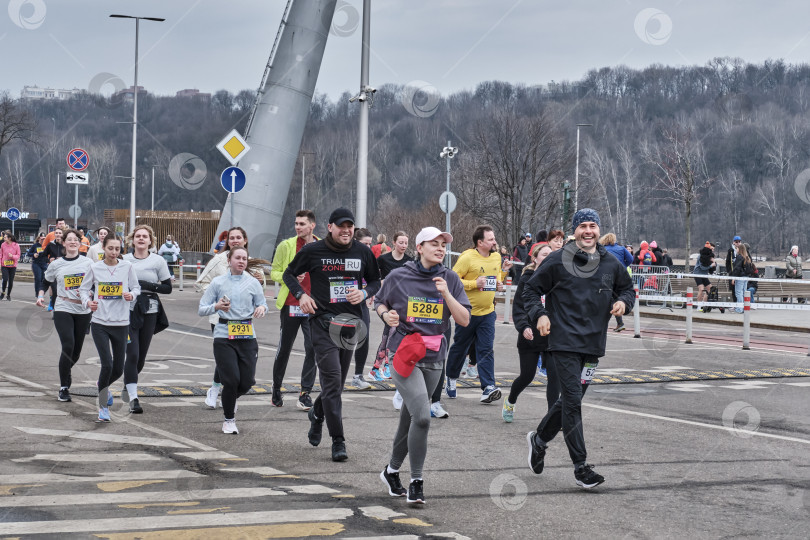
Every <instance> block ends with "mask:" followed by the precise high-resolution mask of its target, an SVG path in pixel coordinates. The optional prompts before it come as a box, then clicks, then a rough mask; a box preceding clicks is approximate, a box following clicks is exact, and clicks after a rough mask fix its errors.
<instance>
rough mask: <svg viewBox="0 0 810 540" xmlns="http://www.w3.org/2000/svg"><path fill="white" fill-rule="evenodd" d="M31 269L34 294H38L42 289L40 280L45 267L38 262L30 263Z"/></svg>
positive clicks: (43, 275) (43, 274)
mask: <svg viewBox="0 0 810 540" xmlns="http://www.w3.org/2000/svg"><path fill="white" fill-rule="evenodd" d="M31 271H32V272H34V296H35V297H37V296H39V291H41V290H42V282H43V281H44V280H43V278H44V277H45V269H44V268H42V267H41V266H40V265H38V264H32V265H31Z"/></svg>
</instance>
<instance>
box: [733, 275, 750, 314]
mask: <svg viewBox="0 0 810 540" xmlns="http://www.w3.org/2000/svg"><path fill="white" fill-rule="evenodd" d="M747 285H748V280H747V279H740V278H737V279H736V280H734V294H735V295H736V296H737V303H739V304H742V305H744V301H745V291H747V290H748V287H747ZM734 311H736V312H737V313H742V312H743V309H742V307H738V308H736V309H735V310H734Z"/></svg>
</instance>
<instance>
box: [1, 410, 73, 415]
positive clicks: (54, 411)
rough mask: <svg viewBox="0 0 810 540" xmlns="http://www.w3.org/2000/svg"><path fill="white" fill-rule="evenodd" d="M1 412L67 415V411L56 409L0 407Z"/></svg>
mask: <svg viewBox="0 0 810 540" xmlns="http://www.w3.org/2000/svg"><path fill="white" fill-rule="evenodd" d="M0 413H2V414H30V415H33V416H67V415H68V412H67V411H58V410H56V409H3V408H0Z"/></svg>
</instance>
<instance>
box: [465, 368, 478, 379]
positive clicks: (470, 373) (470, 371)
mask: <svg viewBox="0 0 810 540" xmlns="http://www.w3.org/2000/svg"><path fill="white" fill-rule="evenodd" d="M467 378H468V379H477V378H478V368H477V367H475V366H467Z"/></svg>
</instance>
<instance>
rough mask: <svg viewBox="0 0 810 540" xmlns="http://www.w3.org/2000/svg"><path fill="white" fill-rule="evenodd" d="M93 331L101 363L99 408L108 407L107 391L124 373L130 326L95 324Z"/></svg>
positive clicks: (92, 327)
mask: <svg viewBox="0 0 810 540" xmlns="http://www.w3.org/2000/svg"><path fill="white" fill-rule="evenodd" d="M91 331H92V332H93V342H94V343H95V344H96V350H97V351H98V358H99V362H100V363H101V371H99V373H98V396H99V407H106V406H107V390H108V389H109V387H110V385H111V384H112V383H114V382H115V381H117V380H118V379H119V378H121V374H122V373H123V372H124V360H125V359H126V355H127V334H128V333H129V326H107V325H104V324H99V323H93V325H92V326H91ZM111 345H112V347H111ZM110 350H112V353H111V352H110ZM102 403H103V405H102Z"/></svg>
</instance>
